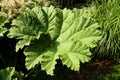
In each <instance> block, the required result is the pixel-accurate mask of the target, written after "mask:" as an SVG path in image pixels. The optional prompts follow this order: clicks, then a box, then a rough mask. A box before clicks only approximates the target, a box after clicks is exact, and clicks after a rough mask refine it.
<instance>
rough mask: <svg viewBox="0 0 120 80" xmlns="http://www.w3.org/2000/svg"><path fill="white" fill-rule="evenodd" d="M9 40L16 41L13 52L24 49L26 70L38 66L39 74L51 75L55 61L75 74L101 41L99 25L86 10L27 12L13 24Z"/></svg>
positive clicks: (40, 9) (41, 9) (33, 10)
mask: <svg viewBox="0 0 120 80" xmlns="http://www.w3.org/2000/svg"><path fill="white" fill-rule="evenodd" d="M12 26H13V27H12V28H11V29H10V33H9V34H8V36H9V37H11V38H13V37H15V38H17V39H19V42H18V43H17V45H16V51H18V50H19V49H22V48H23V47H25V46H28V47H26V48H25V51H24V54H25V56H26V67H27V69H31V68H34V67H35V65H37V64H39V63H40V64H41V68H42V70H45V71H46V72H47V74H50V75H53V73H54V72H53V71H54V69H55V65H56V64H57V62H56V60H57V59H61V61H62V63H63V64H64V65H66V66H67V67H68V68H70V69H71V70H75V71H78V70H79V68H80V62H82V63H84V62H88V61H89V60H90V59H91V58H90V56H91V52H90V51H89V49H90V48H93V47H95V46H96V42H97V41H98V40H99V39H100V38H101V37H100V34H101V33H100V31H99V30H98V28H99V25H98V24H97V23H95V22H94V21H93V20H92V18H91V17H90V13H88V11H87V9H81V10H79V9H74V10H68V9H64V10H60V9H58V8H54V7H53V6H51V7H43V8H39V7H35V8H33V9H26V10H25V12H23V13H22V14H21V15H20V16H19V17H18V18H17V19H14V20H13V22H12Z"/></svg>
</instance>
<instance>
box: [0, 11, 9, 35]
mask: <svg viewBox="0 0 120 80" xmlns="http://www.w3.org/2000/svg"><path fill="white" fill-rule="evenodd" d="M7 22H9V20H8V18H7V17H5V16H3V13H2V12H1V13H0V36H3V33H5V32H6V31H7V29H6V28H4V27H3V26H4V25H5V24H6V23H7Z"/></svg>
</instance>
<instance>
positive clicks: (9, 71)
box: [0, 67, 15, 80]
mask: <svg viewBox="0 0 120 80" xmlns="http://www.w3.org/2000/svg"><path fill="white" fill-rule="evenodd" d="M14 72H15V69H14V68H11V67H8V68H6V69H2V70H0V80H12V76H13V74H14Z"/></svg>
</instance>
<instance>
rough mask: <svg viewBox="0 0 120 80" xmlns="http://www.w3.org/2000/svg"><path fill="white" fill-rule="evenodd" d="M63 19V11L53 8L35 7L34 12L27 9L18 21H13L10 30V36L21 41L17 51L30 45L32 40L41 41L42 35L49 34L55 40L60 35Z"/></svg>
mask: <svg viewBox="0 0 120 80" xmlns="http://www.w3.org/2000/svg"><path fill="white" fill-rule="evenodd" d="M61 19H62V15H61V11H60V10H59V9H55V8H54V7H53V6H51V7H50V8H47V7H44V8H39V7H35V8H33V9H32V10H30V9H26V10H25V12H23V13H22V14H21V15H20V16H19V17H18V18H17V19H15V20H13V22H12V25H13V27H12V28H11V29H10V33H9V34H8V36H9V37H16V38H17V39H20V41H19V42H18V43H17V46H16V51H18V50H19V48H23V47H24V46H25V45H29V44H30V42H31V40H34V39H39V37H40V35H41V34H48V33H49V35H50V37H51V39H52V40H55V39H56V38H57V37H58V36H59V33H60V29H61V24H62V22H61V21H62V20H61ZM21 40H22V41H21Z"/></svg>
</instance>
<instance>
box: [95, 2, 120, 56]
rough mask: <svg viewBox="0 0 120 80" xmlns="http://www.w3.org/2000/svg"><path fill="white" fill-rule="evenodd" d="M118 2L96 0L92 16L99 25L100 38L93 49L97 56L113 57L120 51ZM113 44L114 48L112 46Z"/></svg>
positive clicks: (119, 7)
mask: <svg viewBox="0 0 120 80" xmlns="http://www.w3.org/2000/svg"><path fill="white" fill-rule="evenodd" d="M119 4H120V2H119V0H101V1H99V0H96V3H95V8H96V9H94V10H95V11H94V12H95V13H93V14H94V18H95V19H96V21H97V22H98V23H99V24H100V25H101V29H102V39H101V40H100V42H99V46H98V47H97V48H96V49H95V53H97V54H96V55H97V56H98V57H105V56H106V57H108V58H114V57H118V56H119V51H120V41H119V40H120V37H119V34H120V26H119V25H120V15H119V11H120V6H119ZM113 46H114V48H113Z"/></svg>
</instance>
